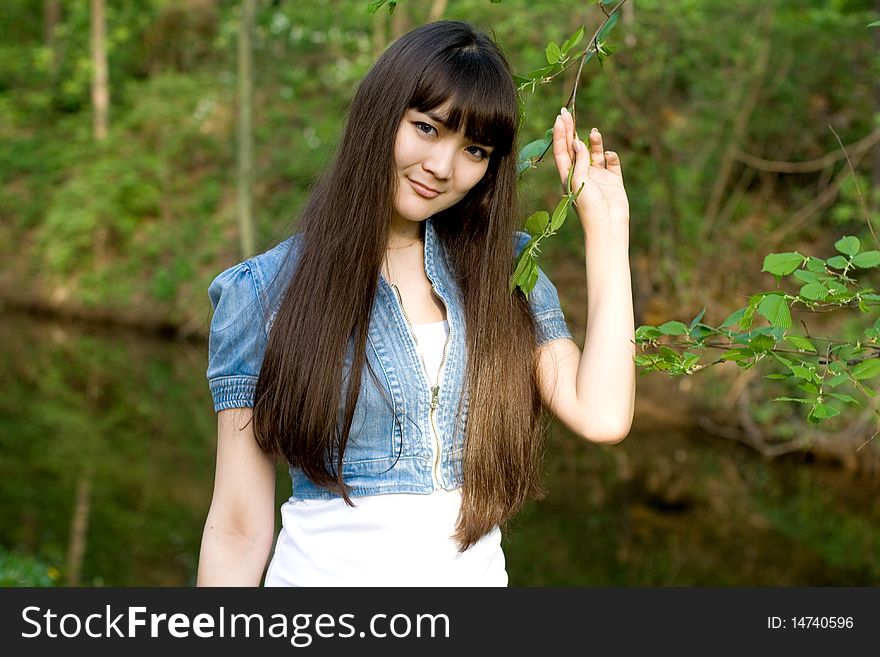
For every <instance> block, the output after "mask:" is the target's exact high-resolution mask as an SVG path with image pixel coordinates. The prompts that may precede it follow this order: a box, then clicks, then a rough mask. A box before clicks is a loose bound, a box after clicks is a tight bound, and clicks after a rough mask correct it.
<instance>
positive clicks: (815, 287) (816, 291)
mask: <svg viewBox="0 0 880 657" xmlns="http://www.w3.org/2000/svg"><path fill="white" fill-rule="evenodd" d="M798 294H799V295H800V296H802V297H803V298H804V299H810V300H811V301H822V300H823V299H826V298H828V290H826V289H825V287H824V286H823V285H822V284H821V283H807V284H806V285H804V286H803V287H802V288H801V291H800V292H799V293H798Z"/></svg>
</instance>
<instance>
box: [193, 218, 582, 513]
mask: <svg viewBox="0 0 880 657" xmlns="http://www.w3.org/2000/svg"><path fill="white" fill-rule="evenodd" d="M432 222H433V219H432V218H431V219H428V220H427V221H426V225H425V263H424V265H425V273H426V274H427V276H428V279H429V280H430V281H431V285H432V287H433V289H434V293H435V294H436V295H437V296H438V297H439V298H440V299H441V300H442V301H443V303H444V305H445V306H446V314H447V320H448V325H449V335H448V338H447V340H446V347H445V350H444V357H443V360H442V362H441V372H440V376H439V379H438V386H437V387H436V388H435V389H433V390H432V388H431V387H430V383H429V380H428V377H427V373H426V372H425V369H424V366H423V364H422V361H421V359H420V357H419V355H418V352H417V351H416V345H415V343H414V338H413V332H412V329H411V324H410V322H409V320H408V318H407V316H406V315H405V312H404V309H403V306H402V304H401V301H400V297H399V296H398V294H397V291H396V288H395V287H394V286H392V285H390V284H389V283H388V282H387V281H386V280H385V279H384V278H383V277H380V280H379V287H378V290H377V296H376V299H375V301H374V304H373V310H372V314H371V316H370V323H369V329H368V335H367V351H366V358H367V361H368V362H369V365H370V366H372V371H373V372H374V373H375V374H376V377H375V378H374V377H373V376H372V375H371V373H370V372H369V370H368V368H367V366H366V365H365V367H364V371H363V374H362V377H361V388H360V394H359V397H358V400H357V404H356V406H355V413H354V419H353V421H352V425H351V431H350V434H349V436H350V437H349V441H348V444H347V447H346V450H345V457H344V460H343V469H342V473H343V479H344V481H345V482H346V484H348V485H349V487H350V493H351V495H352V496H362V495H376V494H381V493H424V494H427V493H431V492H432V491H433V490H435V489H438V488H444V489H447V490H454V489H455V488H458V487H459V486H461V483H462V472H461V457H462V450H463V446H464V426H465V420H466V418H467V409H468V398H467V393H466V391H465V390H463V387H464V384H465V381H464V374H465V367H466V345H465V334H464V328H465V327H464V309H463V307H462V298H461V292H460V290H459V288H458V285H457V284H456V283H455V282H454V279H453V276H452V273H451V271H450V269H449V266H448V263H447V261H446V258H445V256H444V251H443V246H442V244H441V242H440V241H439V239H438V237H437V234H436V232H435V230H434V226H433V223H432ZM300 239H301V234H299V233H297V234H295V235H293V236H292V237H290V238H288V239H287V240H285V241H284V242H282V243H281V244H279V245H278V246H276V247H275V248H273V249H271V250H269V251H267V252H265V253H262V254H260V255H257V256H255V257H252V258H249V259H248V260H245V261H244V262H242V263H239V264H237V265H234V266H232V267H230V268H229V269H227V270H225V271H223V272H221V273H220V274H219V275H218V276H217V277H216V278H215V279H214V281H213V282H212V283H211V285H210V287H209V289H208V295H209V297H210V299H211V304H212V306H213V308H214V316H213V319H212V320H211V331H210V336H209V343H208V370H207V378H208V382H209V386H210V389H211V394H212V396H213V399H214V410H215V411H221V410H223V409H227V408H236V407H244V406H250V407H252V406H253V403H254V390H255V387H256V383H257V377H258V375H259V372H260V366H261V364H262V360H263V355H264V353H265V349H266V344H267V340H268V336H269V330H270V329H271V325H272V321H273V319H274V317H275V313H276V311H277V308H278V305H279V304H280V297H281V293H283V289H284V285H282V286H280V287H273V288H270V287H269V284H270V282H271V281H272V280H273V277H274V276H275V274H276V273H278V272H279V268H280V267H281V266H282V264H283V263H284V261H285V257H286V256H287V253H288V251H289V250H290V249H293V253H291V255H292V256H293V262H295V261H296V257H297V251H298V250H299V248H300ZM514 239H515V243H516V253H517V254H518V253H519V252H520V251H521V250H522V248H523V247H524V246H525V244H526V242H527V241H528V239H529V236H528V234H526V233H522V232H518V233H516V235H515V236H514ZM270 289H277V290H278V292H277V293H275V294H274V295H271V296H269V297H267V295H266V292H267V290H270ZM529 305H530V307H531V308H532V311H533V313H534V316H535V319H536V322H537V329H538V331H537V333H538V343H539V344H541V343H544V342H548V341H550V340H555V339H557V338H571V333H570V331H569V329H568V326H567V325H566V321H565V317H564V316H563V313H562V310H561V308H560V305H559V297H558V296H557V293H556V288H555V287H554V286H553V284H552V283H551V282H550V280H549V279H548V278H547V276H546V275H545V274H544V273H543V272H541V271H540V270H539V273H538V280H537V283H536V284H535V288H534V290H532V292H531V293H530V294H529ZM254 318H256V319H257V321H254ZM352 345H353V342H352V341H350V342H349V349H348V355H347V357H346V361H345V363H344V365H343V377H344V378H343V380H347V379H346V378H345V377H346V375H347V372H348V371H350V367H351V362H352V359H353V357H352V353H353V348H352ZM377 379H378V383H379V384H381V386H382V390H380V389H379V388H378V387H377ZM383 393H384V394H383ZM462 394H464V396H463V398H462V399H461V415H460V416H459V415H458V413H457V412H458V410H459V399H460V397H461V395H462ZM342 410H343V409H342V404H340V409H339V415H338V417H339V421H340V424H341V421H342ZM290 476H291V480H292V484H293V498H296V499H326V498H331V497H337V496H339V494H338V493H336V492H334V491H330V490H328V489H326V488H323V487H319V486H317V485H315V484H314V483H313V482H312V481H311V480H310V479H309V478H308V477H307V476H306V475H305V474H304V473H303V472H302V470H300V469H299V468H296V467H291V468H290Z"/></svg>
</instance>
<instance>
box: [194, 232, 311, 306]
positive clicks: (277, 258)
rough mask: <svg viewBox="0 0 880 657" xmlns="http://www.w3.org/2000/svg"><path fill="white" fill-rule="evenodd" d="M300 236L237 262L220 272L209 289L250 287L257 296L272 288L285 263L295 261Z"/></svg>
mask: <svg viewBox="0 0 880 657" xmlns="http://www.w3.org/2000/svg"><path fill="white" fill-rule="evenodd" d="M301 242H302V234H301V233H295V234H293V235H291V236H290V237H288V238H287V239H285V240H284V241H283V242H280V243H279V244H277V245H275V246H274V247H272V248H270V249H267V250H266V251H263V252H262V253H259V254H257V255H254V256H251V257H250V258H247V259H246V260H242V261H241V262H237V263H236V264H234V265H231V266H229V267H227V268H226V269H224V270H223V271H221V272H220V273H219V274H217V276H216V277H215V278H214V280H213V281H212V283H211V287H213V288H215V289H218V290H219V289H222V288H224V287H230V286H236V287H242V286H245V287H249V286H252V287H253V289H254V292H255V293H257V294H258V295H259V294H261V293H265V292H266V291H267V290H269V289H270V288H271V287H272V284H273V282H275V281H276V279H277V278H278V276H279V274H280V273H281V271H282V270H283V269H284V268H285V266H286V265H287V263H289V262H291V261H295V260H296V258H297V257H298V255H299V251H300V247H301Z"/></svg>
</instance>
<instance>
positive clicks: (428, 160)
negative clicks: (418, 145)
mask: <svg viewBox="0 0 880 657" xmlns="http://www.w3.org/2000/svg"><path fill="white" fill-rule="evenodd" d="M454 162H455V145H454V144H451V143H438V144H436V145H435V146H434V148H432V149H431V151H430V153H429V154H428V156H427V157H425V159H424V160H423V161H422V166H423V167H424V168H425V170H426V171H430V172H431V173H432V174H434V177H435V178H438V179H440V180H447V179H449V178H451V177H452V171H453V168H454Z"/></svg>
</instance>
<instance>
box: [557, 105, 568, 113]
mask: <svg viewBox="0 0 880 657" xmlns="http://www.w3.org/2000/svg"><path fill="white" fill-rule="evenodd" d="M559 111H560V113H562V114H568V113H569V112H568V109H566V108H565V107H563V108H562V109H561V110H559Z"/></svg>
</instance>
